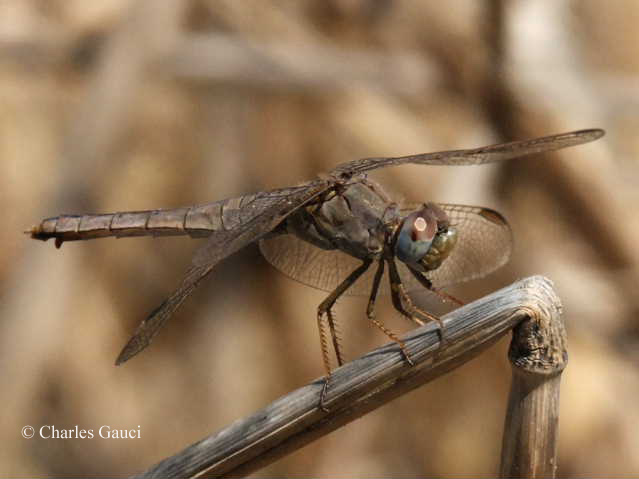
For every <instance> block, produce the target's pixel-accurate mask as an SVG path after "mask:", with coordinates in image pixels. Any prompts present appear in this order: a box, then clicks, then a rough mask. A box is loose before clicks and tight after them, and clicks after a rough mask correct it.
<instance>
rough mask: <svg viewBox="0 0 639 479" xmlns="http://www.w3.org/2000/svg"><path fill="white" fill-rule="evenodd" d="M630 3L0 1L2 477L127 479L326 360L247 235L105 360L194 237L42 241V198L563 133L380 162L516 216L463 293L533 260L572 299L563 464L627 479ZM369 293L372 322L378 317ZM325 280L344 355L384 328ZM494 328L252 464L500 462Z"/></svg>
mask: <svg viewBox="0 0 639 479" xmlns="http://www.w3.org/2000/svg"><path fill="white" fill-rule="evenodd" d="M638 24H639V2H636V1H632V0H628V1H621V0H619V1H614V2H601V1H595V0H591V1H551V0H548V1H535V0H515V1H510V2H509V1H504V2H500V1H485V2H480V1H475V0H465V1H462V0H454V1H449V2H439V1H397V2H384V1H376V0H343V1H340V0H332V1H326V0H315V1H301V2H300V1H293V0H291V1H258V0H255V1H242V2H237V1H233V0H226V1H214V0H210V1H208V0H199V1H196V0H194V1H180V0H164V1H162V2H157V1H153V0H143V1H133V0H111V1H103V2H87V1H81V0H75V1H69V0H65V1H62V0H59V1H53V0H46V1H36V0H5V1H2V2H0V158H1V160H0V177H1V178H2V187H1V188H0V204H2V206H3V215H2V216H3V223H4V225H3V227H2V233H1V236H0V248H1V251H2V254H1V255H0V285H1V290H0V301H1V304H0V381H1V384H2V388H1V389H0V403H1V404H2V409H3V413H2V418H1V419H0V424H1V426H0V443H1V444H2V447H1V448H0V475H2V476H36V475H38V476H42V475H46V476H49V475H70V474H73V475H110V476H112V475H125V474H130V473H133V472H136V471H137V472H139V471H141V470H143V469H145V468H146V467H148V466H150V465H151V464H153V463H155V462H157V461H159V460H160V459H162V458H164V457H166V456H168V455H170V454H173V453H175V452H177V451H178V450H180V449H181V448H183V447H184V446H186V445H188V444H190V443H192V442H194V441H196V440H198V439H199V438H201V437H203V436H205V435H206V434H209V433H211V432H214V431H216V430H218V429H220V428H222V427H224V426H225V425H227V424H228V423H230V422H231V421H233V420H235V419H237V418H239V417H243V416H245V415H247V414H249V413H251V412H252V411H254V410H255V409H257V408H259V407H261V406H263V405H265V404H267V403H268V402H270V401H271V400H273V399H275V398H277V397H279V396H281V395H282V394H284V393H286V392H287V391H289V390H291V389H294V388H296V387H299V386H301V385H304V384H306V383H307V382H309V381H311V380H313V379H314V378H316V377H318V376H320V375H321V374H323V369H322V363H321V358H320V351H319V341H318V336H317V331H316V322H315V308H316V306H317V305H318V304H319V302H320V301H321V300H322V299H323V298H324V296H325V293H323V292H321V291H316V290H313V289H311V288H308V287H305V286H303V285H300V284H298V283H296V282H294V281H291V280H289V279H287V278H286V277H284V276H283V275H281V274H279V273H278V272H276V271H275V270H274V269H272V268H271V267H270V266H269V265H268V264H267V263H266V262H265V261H264V260H263V259H262V258H261V257H260V255H259V252H258V250H257V248H255V247H249V248H247V249H246V250H244V251H242V252H241V253H239V254H237V255H235V256H234V257H232V258H229V259H228V260H227V261H225V262H224V263H223V264H221V265H220V266H219V267H218V268H217V270H216V271H215V272H214V274H213V275H212V276H211V277H210V279H209V280H207V281H206V282H205V283H204V284H203V285H202V286H201V287H200V289H199V290H198V291H197V293H196V294H195V295H194V296H193V297H192V298H191V299H190V300H189V301H188V302H187V303H186V304H185V305H184V307H183V308H182V309H181V310H180V311H179V313H178V314H177V316H176V317H174V318H173V319H172V321H171V322H170V324H168V325H167V327H165V328H164V329H163V330H162V332H161V334H160V335H159V336H158V337H157V339H156V340H155V342H154V344H153V345H152V346H151V347H150V348H149V349H148V350H146V351H145V352H144V353H143V354H142V355H140V356H139V357H137V358H135V359H134V360H132V361H131V362H130V363H127V364H126V365H124V366H122V367H119V368H116V367H114V366H113V362H114V359H115V357H116V355H117V353H118V352H119V350H120V348H121V347H122V345H123V344H124V343H125V341H126V340H127V338H128V336H129V334H130V333H131V332H132V331H133V330H134V328H135V326H136V325H137V323H138V322H139V321H140V320H141V319H143V318H144V317H145V315H146V314H147V313H148V312H149V311H150V310H151V309H152V308H154V307H155V306H156V305H158V304H159V303H160V302H161V301H162V299H163V298H164V297H165V295H166V294H167V293H168V292H170V291H171V290H172V289H173V288H174V287H175V286H176V285H177V283H178V281H179V278H180V276H181V274H182V273H183V271H184V270H185V269H186V267H187V265H188V264H189V261H190V256H191V253H192V252H193V250H194V248H195V247H196V246H197V245H198V241H194V240H190V239H188V238H164V239H151V238H138V239H136V238H130V239H121V240H115V239H105V240H100V241H94V242H82V243H67V244H65V245H64V247H63V248H62V249H61V250H60V251H56V250H55V249H54V247H53V244H52V243H51V242H49V243H46V244H43V243H39V242H35V241H31V240H29V239H28V238H27V237H26V236H24V235H23V234H22V231H23V230H25V229H28V228H29V227H31V226H32V225H33V224H35V223H37V222H38V221H39V220H40V219H41V218H44V217H47V216H54V215H57V214H60V213H84V212H107V211H122V210H130V209H133V210H139V209H149V208H161V207H174V206H183V205H189V204H194V203H205V202H208V201H212V200H216V199H221V198H224V197H229V196H238V195H241V194H244V193H250V192H254V191H257V190H262V189H268V188H274V187H279V186H287V185H291V184H295V183H298V182H301V181H304V180H307V179H311V178H313V177H314V176H315V175H317V174H319V173H321V172H322V171H326V170H328V169H330V168H331V167H332V166H334V165H336V164H337V163H340V162H343V161H347V160H351V159H355V158H359V157H366V156H382V155H402V154H410V153H416V152H426V151H434V150H442V149H452V148H464V147H474V146H481V145H485V144H490V143H495V142H499V141H507V140H513V139H524V138H529V137H534V136H542V135H545V134H551V133H557V132H561V131H568V130H573V129H580V128H588V127H601V128H605V129H606V130H607V136H606V137H605V138H604V139H603V140H600V141H598V142H596V143H593V144H590V145H587V146H582V147H577V148H573V149H570V150H566V151H564V152H562V153H561V154H558V155H552V156H548V157H546V158H543V159H541V158H535V159H530V160H523V161H513V162H510V163H509V164H507V165H506V164H504V165H498V166H486V167H475V168H472V167H464V168H462V167H460V168H450V167H449V168H435V167H409V166H406V167H401V168H395V169H391V170H388V171H385V172H383V173H379V174H377V175H375V176H376V177H377V178H378V179H380V180H381V181H382V182H383V183H384V184H385V185H387V186H388V188H389V189H390V190H391V191H394V192H401V196H402V197H403V198H406V199H409V200H415V201H419V200H429V199H432V200H435V201H446V202H458V203H468V204H479V205H483V206H489V207H493V208H496V209H498V210H499V211H501V212H503V213H504V214H505V215H506V216H507V217H508V218H509V220H510V222H511V223H512V227H513V230H514V234H515V240H516V244H515V252H514V256H513V258H512V261H511V262H510V264H509V265H508V266H507V267H505V268H503V269H502V270H501V271H499V272H498V273H496V274H493V275H491V276H490V277H489V278H487V279H486V280H485V281H476V282H474V283H469V284H467V285H463V286H460V287H459V288H456V289H455V290H454V292H455V293H456V294H457V295H458V296H460V297H462V298H464V299H465V300H467V301H470V300H472V299H475V298H478V297H480V296H481V295H483V294H486V293H488V292H490V291H493V290H495V289H497V288H499V287H502V286H504V285H506V284H508V283H509V282H511V281H513V280H515V279H517V278H520V277H523V276H528V275H532V274H544V275H547V276H548V277H550V278H551V279H552V280H553V281H554V282H555V285H556V288H557V290H558V292H559V295H560V296H561V298H562V300H563V302H564V310H565V320H566V322H567V325H568V334H569V341H570V342H569V353H570V362H569V365H568V369H567V370H566V372H565V373H564V376H563V377H564V381H563V387H562V397H561V401H562V405H561V406H562V407H561V416H560V436H561V437H560V451H559V458H560V464H559V474H560V475H561V476H567V475H580V476H582V475H611V476H622V475H630V476H636V475H637V474H639V408H638V407H637V398H639V367H638V366H639V326H638V323H637V320H638V317H637V313H638V311H639V295H638V294H637V284H638V279H639V274H638V272H639V268H638V265H639V248H637V247H636V238H637V231H638V228H639V215H638V214H637V205H638V204H639V194H638V190H637V180H638V179H639V175H638V174H637V173H638V165H639V163H638V161H639V116H638V114H637V113H638V112H639V77H638V75H637V74H638V72H639V53H638V46H639V28H638V27H637V25H638ZM389 303H390V301H389V300H388V299H387V298H384V300H383V301H382V302H381V304H380V309H379V313H378V314H379V317H380V318H384V320H385V321H386V322H387V324H389V325H391V326H392V327H393V328H394V329H395V330H398V331H405V330H406V328H407V327H410V325H409V324H408V323H407V322H405V321H402V320H401V319H398V318H397V314H396V313H394V312H393V310H392V308H391V306H390V304H389ZM364 308H365V301H364V300H363V299H358V298H351V299H345V300H342V301H341V302H340V303H339V309H338V311H337V314H338V318H341V322H342V325H343V328H344V329H345V336H346V338H347V343H346V346H347V350H348V352H349V355H350V357H354V356H355V355H358V354H360V353H362V352H364V351H366V350H368V349H370V348H372V347H374V346H377V345H379V344H382V343H384V342H386V338H385V337H383V336H381V335H380V334H379V333H378V332H377V330H376V329H374V328H372V327H370V326H369V325H368V324H367V323H366V321H365V319H364ZM506 348H507V341H506V340H503V341H502V342H500V343H499V344H498V345H497V346H496V347H494V348H492V349H491V350H489V351H487V352H486V353H485V354H483V355H482V356H481V357H479V358H477V359H475V360H474V361H473V362H471V363H469V364H467V365H466V366H464V367H462V368H461V369H460V370H457V371H455V372H453V373H451V374H449V375H447V376H445V377H443V378H441V379H439V380H438V381H436V382H435V383H432V384H430V385H428V386H426V387H424V388H422V389H420V390H418V391H415V392H413V393H411V394H410V395H408V396H406V397H404V398H401V399H399V400H396V401H394V402H393V403H391V404H389V405H387V406H385V407H384V408H382V409H380V410H378V411H376V412H374V413H372V414H369V415H368V416H366V417H364V418H362V419H360V420H358V421H357V422H355V423H353V424H350V425H348V426H346V427H344V428H342V429H340V430H338V431H336V432H334V433H333V434H331V435H330V436H328V437H325V438H323V439H321V440H319V441H317V442H316V443H314V444H312V445H309V446H307V447H306V448H304V449H303V450H301V451H299V452H297V453H295V454H293V455H291V456H289V457H288V458H286V459H284V460H281V461H279V462H277V463H275V464H273V465H271V466H270V467H268V468H267V469H265V470H263V471H262V472H260V473H259V474H258V475H265V476H281V475H289V476H290V475H298V476H299V475H304V476H320V477H321V476H324V477H355V476H357V477H379V476H399V475H410V476H433V475H439V476H448V475H466V476H471V475H473V476H474V475H492V474H494V473H495V472H496V471H497V466H498V460H499V450H500V441H501V432H502V426H503V419H504V411H505V403H506V396H507V391H508V386H509V382H510V368H509V364H508V362H507V359H506ZM27 424H29V425H32V426H34V427H35V428H36V429H37V428H39V427H40V426H42V425H54V426H55V427H56V428H59V429H68V428H73V427H75V426H76V425H78V427H79V428H80V429H93V430H96V431H97V429H98V428H99V427H100V426H102V425H109V426H110V427H112V428H117V429H120V428H121V429H132V428H135V429H137V427H138V426H139V427H140V430H141V433H142V437H141V439H130V440H107V439H100V438H94V439H91V440H88V439H85V440H81V439H73V440H61V439H60V440H45V439H38V438H34V439H31V440H26V439H23V438H22V437H21V435H20V431H21V428H22V427H23V426H25V425H27Z"/></svg>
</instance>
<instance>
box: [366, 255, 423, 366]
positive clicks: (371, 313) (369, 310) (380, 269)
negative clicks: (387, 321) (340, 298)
mask: <svg viewBox="0 0 639 479" xmlns="http://www.w3.org/2000/svg"><path fill="white" fill-rule="evenodd" d="M382 276H384V260H383V259H381V260H379V265H378V266H377V271H376V272H375V277H374V278H373V287H372V289H371V295H370V297H369V299H368V306H367V307H366V317H367V318H368V319H369V320H370V321H371V322H372V323H373V324H374V325H375V326H377V327H378V328H379V329H380V330H381V331H382V332H383V333H384V334H385V335H386V336H388V337H389V338H391V339H392V340H393V341H395V342H396V343H397V344H398V345H399V349H400V350H401V351H402V354H403V355H404V358H405V359H406V362H407V363H408V364H410V365H411V366H412V365H413V360H412V359H411V358H410V355H409V354H408V351H407V350H406V344H405V343H404V341H402V340H401V339H399V338H398V337H397V335H396V334H395V333H393V332H392V331H391V330H390V329H388V328H387V327H386V326H384V325H383V324H382V322H381V321H380V320H378V319H376V318H375V300H376V299H377V291H378V290H379V284H380V282H381V281H382Z"/></svg>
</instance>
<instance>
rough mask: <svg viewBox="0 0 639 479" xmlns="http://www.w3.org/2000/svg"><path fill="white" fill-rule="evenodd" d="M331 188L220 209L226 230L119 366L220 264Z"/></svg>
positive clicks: (292, 191)
mask: <svg viewBox="0 0 639 479" xmlns="http://www.w3.org/2000/svg"><path fill="white" fill-rule="evenodd" d="M329 187H330V183H329V182H327V181H324V180H317V181H313V182H309V183H306V184H304V185H301V186H297V187H291V188H282V189H278V190H272V191H267V192H261V193H257V194H255V195H247V196H243V197H241V198H237V199H231V200H228V204H229V205H231V206H229V208H227V209H226V210H225V209H224V208H221V209H220V211H221V212H222V213H223V215H224V216H223V217H222V222H221V224H222V228H220V229H219V230H217V231H215V232H213V233H212V234H211V235H210V236H209V238H208V240H207V242H206V243H205V244H204V245H203V246H202V247H201V248H200V249H199V250H198V251H197V252H196V254H195V256H194V258H193V264H192V265H191V267H190V268H189V269H188V270H187V272H186V275H185V277H184V279H183V280H182V283H181V284H180V286H179V287H178V288H177V289H176V290H175V291H174V292H173V293H172V294H171V295H170V296H169V297H168V298H167V299H166V300H165V301H164V302H163V303H162V304H161V305H160V306H159V307H158V308H157V309H155V310H154V311H153V312H152V313H151V314H150V315H149V316H148V317H147V319H145V320H144V321H142V323H141V324H140V326H139V327H138V329H137V330H136V332H135V333H134V335H133V336H132V337H131V339H130V340H129V342H128V343H127V344H126V346H125V347H124V348H123V349H122V352H121V353H120V355H119V356H118V358H117V360H116V364H122V363H123V362H125V361H127V360H129V359H131V358H132V357H133V356H135V355H136V354H138V353H139V352H140V351H142V350H143V349H144V348H146V347H147V346H148V345H149V344H150V343H151V340H152V339H153V337H154V336H155V335H156V334H157V333H158V331H159V330H160V328H161V327H162V325H163V324H164V323H165V322H166V320H167V319H168V318H169V317H170V316H171V315H172V314H173V312H175V310H176V309H177V308H178V307H179V306H180V305H181V304H182V303H183V302H184V300H185V299H186V298H187V297H188V296H189V295H190V294H191V293H192V292H193V291H194V290H195V288H196V287H197V286H198V284H199V283H200V282H201V280H202V279H203V278H204V277H205V276H206V275H207V274H209V273H210V272H211V271H212V270H213V268H214V267H215V265H216V264H217V263H218V262H219V261H221V260H222V259H224V258H226V257H227V256H230V255H231V254H233V253H235V252H236V251H238V250H240V249H241V248H243V247H244V246H246V245H248V244H249V243H252V242H253V241H256V240H257V239H259V238H260V237H261V236H263V235H265V234H267V233H269V232H270V231H272V230H273V229H274V228H275V227H276V226H277V225H278V224H279V223H281V222H282V221H283V220H284V219H285V218H286V217H287V216H288V215H289V214H291V213H292V212H293V211H295V210H296V209H297V208H299V207H300V206H302V205H304V204H305V203H306V202H308V201H310V200H311V199H313V198H315V197H316V196H317V195H319V194H321V193H322V192H324V191H326V190H327V189H328V188H329Z"/></svg>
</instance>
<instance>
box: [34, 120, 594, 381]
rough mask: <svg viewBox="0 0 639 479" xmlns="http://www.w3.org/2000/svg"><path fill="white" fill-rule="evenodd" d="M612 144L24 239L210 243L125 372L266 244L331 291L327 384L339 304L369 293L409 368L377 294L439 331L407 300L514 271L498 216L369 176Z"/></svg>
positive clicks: (44, 225) (580, 136) (75, 226)
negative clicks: (181, 312)
mask: <svg viewBox="0 0 639 479" xmlns="http://www.w3.org/2000/svg"><path fill="white" fill-rule="evenodd" d="M603 135H604V131H603V130H601V129H587V130H579V131H573V132H569V133H561V134H555V135H550V136H544V137H541V138H535V139H530V140H524V141H514V142H509V143H500V144H496V145H490V146H484V147H480V148H474V149H465V150H450V151H440V152H434V153H423V154H417V155H409V156H400V157H380V158H365V159H360V160H355V161H350V162H347V163H343V164H340V165H338V166H337V167H336V168H334V169H333V170H332V171H330V172H329V173H328V174H327V175H324V176H323V177H320V178H317V179H315V180H311V181H308V182H306V183H303V184H301V185H299V186H291V187H287V188H280V189H274V190H270V191H262V192H258V193H255V194H248V195H245V196H240V197H237V198H229V199H224V200H220V201H215V202H212V203H207V204H202V205H195V206H188V207H183V208H175V209H157V210H146V211H126V212H118V213H106V214H86V215H60V216H56V217H52V218H47V219H44V220H43V221H42V222H40V224H39V225H38V226H34V227H33V228H32V229H31V230H30V231H28V232H27V233H29V234H30V235H31V237H32V238H34V239H38V240H48V239H50V238H53V239H54V240H55V246H56V247H57V248H59V247H60V246H61V245H62V244H63V243H64V242H66V241H75V240H89V239H95V238H104V237H109V236H114V237H125V236H147V235H150V236H168V235H188V236H191V237H193V238H200V237H206V238H207V240H206V242H205V243H204V244H203V245H202V246H201V247H200V248H199V249H198V250H197V251H196V253H195V255H194V257H193V261H192V264H191V265H190V267H189V268H188V269H187V271H186V274H185V276H184V278H183V279H182V282H181V283H180V284H179V286H178V287H177V289H176V290H175V291H174V292H173V293H171V294H170V295H169V296H168V297H167V298H166V299H165V300H164V302H163V303H162V304H161V305H160V306H158V307H157V308H156V309H155V310H154V311H152V312H151V313H150V314H149V316H148V317H147V318H146V319H144V320H143V321H142V322H141V324H140V325H139V327H138V328H137V330H136V331H135V333H134V334H133V336H132V337H131V339H130V340H129V341H128V342H127V343H126V345H125V346H124V348H123V349H122V351H121V353H120V354H119V356H118V357H117V359H116V364H118V365H119V364H122V363H124V362H125V361H128V360H129V359H131V358H132V357H133V356H135V355H137V354H138V353H139V352H141V351H142V350H143V349H145V348H146V347H147V346H148V345H149V344H150V343H151V341H152V340H153V338H154V337H155V336H156V334H157V333H158V331H159V330H160V328H161V327H162V326H163V325H164V323H165V322H166V321H167V320H168V319H169V318H170V317H171V316H172V315H173V313H174V312H175V311H176V310H177V309H178V307H179V306H180V305H181V304H182V303H183V302H184V300H185V299H186V298H187V297H188V296H189V295H190V294H191V293H192V292H193V291H194V290H195V288H196V287H198V285H199V284H200V283H201V282H202V279H203V278H204V277H205V276H207V275H208V274H209V273H211V271H213V269H214V268H215V265H216V264H217V263H218V262H220V261H221V260H222V259H224V258H226V257H228V256H229V255H232V254H233V253H235V252H237V251H238V250H240V249H242V248H244V247H245V246H247V245H249V244H251V243H254V242H259V247H260V250H261V252H262V253H263V255H264V257H265V258H266V259H267V261H268V262H269V263H271V264H272V265H273V266H274V267H275V268H277V269H279V270H280V271H281V272H283V273H284V274H286V275H287V276H289V277H291V278H293V279H295V280H297V281H300V282H302V283H304V284H307V285H309V286H312V287H315V288H318V289H321V290H325V291H328V292H330V293H329V294H328V296H327V297H326V299H325V300H324V301H322V303H321V304H320V305H319V307H318V309H317V324H318V328H319V337H320V346H321V351H322V358H323V363H324V368H325V370H326V373H327V378H330V375H331V373H332V366H331V363H332V362H331V354H330V349H331V348H330V346H329V345H330V344H331V343H332V349H333V350H334V354H335V359H336V362H337V364H338V366H341V365H342V364H343V363H344V356H343V353H342V347H341V346H340V340H339V336H338V334H337V327H336V318H335V315H334V312H333V306H334V305H335V303H336V301H337V299H338V298H340V297H341V296H342V295H344V294H361V295H366V294H368V296H369V300H368V306H367V308H366V317H367V318H368V320H370V322H371V323H372V324H373V325H375V326H376V327H377V328H379V329H380V330H381V331H382V332H383V333H384V334H386V335H387V336H388V337H389V338H390V339H392V340H393V341H394V342H396V343H397V344H398V345H399V348H400V349H401V351H402V352H403V355H404V358H405V359H406V360H407V361H408V362H409V363H410V364H412V361H411V359H410V356H409V355H408V353H407V352H406V349H405V345H404V343H403V342H402V340H401V339H400V338H399V337H398V336H397V335H395V334H394V333H393V332H392V331H391V330H390V329H388V328H387V327H386V326H385V325H384V324H383V323H382V322H381V321H380V320H379V319H378V318H376V316H375V312H374V306H375V302H376V298H377V295H378V293H380V294H381V293H384V292H390V295H391V299H392V303H393V306H394V307H395V309H396V310H397V311H399V313H400V314H401V315H402V316H403V317H406V318H408V319H409V320H411V321H413V322H415V323H417V324H420V325H421V324H424V323H425V322H427V321H433V320H434V321H438V322H439V323H440V330H441V328H443V325H442V324H441V320H440V319H439V318H438V317H437V316H435V315H433V314H431V313H429V312H427V311H425V310H423V309H421V308H418V307H417V306H415V304H414V303H413V301H412V300H411V298H410V297H409V294H408V293H409V292H412V291H415V290H417V289H425V290H429V291H431V292H434V293H436V294H437V295H439V296H440V297H441V298H443V299H444V300H450V301H453V302H459V301H458V300H456V299H455V298H454V297H452V296H450V295H448V294H447V293H445V292H444V291H443V290H442V289H441V288H443V287H446V286H450V285H453V284H456V283H460V282H463V281H468V280H471V279H475V278H480V277H482V276H485V275H486V274H488V273H490V272H492V271H494V270H495V269H497V268H499V267H500V266H502V265H503V264H504V263H506V262H507V260H508V259H509V256H510V252H511V249H512V233H511V229H510V227H509V225H508V222H507V221H506V219H505V218H504V217H503V216H502V215H501V214H500V213H498V212H497V211H494V210H492V209H489V208H483V207H478V206H464V205H456V204H444V203H434V202H426V203H420V204H414V205H400V204H399V203H398V202H396V201H393V200H392V199H391V198H390V197H389V196H388V195H387V194H386V193H385V192H384V191H383V189H382V188H381V187H380V185H378V184H377V183H376V182H374V181H373V180H372V179H370V178H369V177H368V173H369V172H371V171H373V170H377V169H379V168H386V167H391V166H399V165H405V164H409V163H412V164H419V165H480V164H485V163H494V162H500V161H504V160H509V159H513V158H517V157H522V156H526V155H532V154H539V153H545V152H549V151H554V150H558V149H561V148H567V147H571V146H575V145H580V144H583V143H587V142H591V141H594V140H596V139H598V138H600V137H602V136H603ZM373 265H375V266H374V267H372V266H373ZM386 267H388V272H387V274H386V272H385V268H386ZM382 279H384V281H382ZM329 336H330V338H329ZM442 337H443V336H442ZM329 339H330V343H329ZM326 384H328V379H327V381H326V383H325V385H326Z"/></svg>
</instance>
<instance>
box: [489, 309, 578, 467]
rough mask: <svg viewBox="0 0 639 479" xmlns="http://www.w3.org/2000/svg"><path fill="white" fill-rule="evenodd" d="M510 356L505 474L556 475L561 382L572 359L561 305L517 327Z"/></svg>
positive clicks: (532, 317)
mask: <svg viewBox="0 0 639 479" xmlns="http://www.w3.org/2000/svg"><path fill="white" fill-rule="evenodd" d="M508 357H509V359H510V361H511V363H512V366H513V381H512V385H511V390H510V395H509V398H508V411H507V414H506V424H505V427H504V437H503V444H502V456H501V476H502V477H555V473H556V471H557V438H558V426H559V384H560V380H561V373H562V371H563V370H564V368H565V367H566V363H567V362H568V354H567V352H566V331H565V329H564V324H563V321H562V320H561V318H560V309H554V310H549V311H545V312H543V313H542V314H539V313H538V312H534V311H531V314H530V316H529V319H527V320H525V321H523V322H522V323H520V324H518V325H517V326H516V327H515V328H514V329H513V340H512V342H511V344H510V351H509V353H508Z"/></svg>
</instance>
